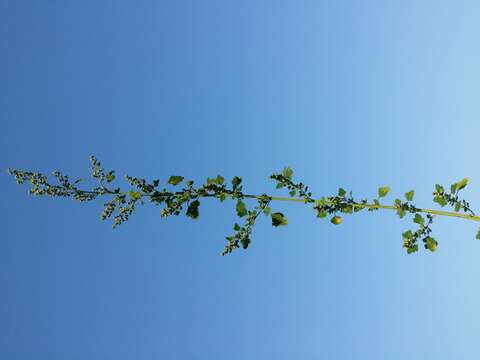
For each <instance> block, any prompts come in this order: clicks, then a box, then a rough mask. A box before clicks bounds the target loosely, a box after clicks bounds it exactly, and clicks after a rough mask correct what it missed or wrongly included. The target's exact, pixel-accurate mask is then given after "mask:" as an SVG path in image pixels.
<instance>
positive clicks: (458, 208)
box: [455, 202, 462, 212]
mask: <svg viewBox="0 0 480 360" xmlns="http://www.w3.org/2000/svg"><path fill="white" fill-rule="evenodd" d="M461 208H462V204H461V203H460V202H457V203H455V211H456V212H459V211H460V209H461Z"/></svg>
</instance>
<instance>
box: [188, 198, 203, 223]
mask: <svg viewBox="0 0 480 360" xmlns="http://www.w3.org/2000/svg"><path fill="white" fill-rule="evenodd" d="M199 206H200V201H198V200H194V201H192V202H191V203H190V205H188V208H187V212H186V213H185V214H186V215H187V216H188V217H190V218H192V219H198V216H199V215H200V213H199V211H198V207H199Z"/></svg>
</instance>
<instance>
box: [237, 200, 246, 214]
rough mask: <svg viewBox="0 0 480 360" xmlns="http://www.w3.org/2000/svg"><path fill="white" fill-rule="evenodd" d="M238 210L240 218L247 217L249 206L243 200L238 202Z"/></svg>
mask: <svg viewBox="0 0 480 360" xmlns="http://www.w3.org/2000/svg"><path fill="white" fill-rule="evenodd" d="M236 210H237V215H238V216H239V217H244V216H245V215H247V214H248V210H247V206H246V205H245V203H244V202H243V201H242V200H238V201H237V206H236Z"/></svg>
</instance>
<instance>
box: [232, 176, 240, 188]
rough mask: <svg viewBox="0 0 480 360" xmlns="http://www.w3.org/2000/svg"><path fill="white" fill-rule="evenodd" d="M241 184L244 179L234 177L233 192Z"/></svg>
mask: <svg viewBox="0 0 480 360" xmlns="http://www.w3.org/2000/svg"><path fill="white" fill-rule="evenodd" d="M241 183H242V178H239V177H238V176H234V177H233V179H232V186H233V190H235V189H236V188H238V187H239V186H240V184H241Z"/></svg>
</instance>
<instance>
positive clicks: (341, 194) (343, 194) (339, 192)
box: [338, 188, 347, 197]
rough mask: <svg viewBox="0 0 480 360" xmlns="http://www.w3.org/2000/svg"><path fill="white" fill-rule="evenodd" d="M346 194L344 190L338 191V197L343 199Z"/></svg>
mask: <svg viewBox="0 0 480 360" xmlns="http://www.w3.org/2000/svg"><path fill="white" fill-rule="evenodd" d="M346 193H347V192H346V191H345V189H343V188H339V189H338V196H340V197H344V196H345V195H346Z"/></svg>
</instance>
